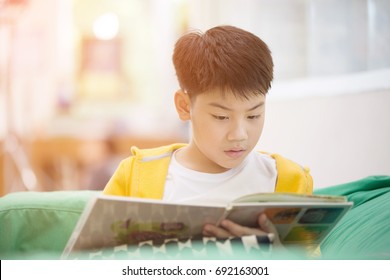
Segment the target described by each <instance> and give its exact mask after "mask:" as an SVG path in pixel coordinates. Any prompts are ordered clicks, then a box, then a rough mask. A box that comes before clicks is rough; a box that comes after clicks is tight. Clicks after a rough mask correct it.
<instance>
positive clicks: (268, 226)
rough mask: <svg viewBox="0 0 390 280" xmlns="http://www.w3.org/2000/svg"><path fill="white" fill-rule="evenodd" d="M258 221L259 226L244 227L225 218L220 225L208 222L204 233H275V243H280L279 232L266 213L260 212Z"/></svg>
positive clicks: (243, 234) (216, 235)
mask: <svg viewBox="0 0 390 280" xmlns="http://www.w3.org/2000/svg"><path fill="white" fill-rule="evenodd" d="M257 222H258V225H259V227H258V228H249V227H244V226H241V225H239V224H236V223H233V222H232V221H229V220H223V221H222V222H221V225H220V227H217V226H215V225H211V224H206V225H205V226H204V228H203V235H205V236H214V237H217V238H228V237H231V236H245V235H266V234H269V233H272V234H273V235H274V241H273V243H274V244H280V240H279V234H278V232H277V230H276V228H275V226H274V225H273V224H272V223H271V222H270V221H269V220H268V218H267V216H266V215H265V214H260V215H259V218H258V220H257Z"/></svg>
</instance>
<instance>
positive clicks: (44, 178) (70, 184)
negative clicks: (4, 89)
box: [0, 136, 184, 196]
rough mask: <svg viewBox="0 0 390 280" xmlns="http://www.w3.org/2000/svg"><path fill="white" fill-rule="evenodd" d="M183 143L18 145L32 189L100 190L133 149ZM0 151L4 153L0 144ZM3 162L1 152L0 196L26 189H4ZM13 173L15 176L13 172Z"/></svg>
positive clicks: (125, 140)
mask: <svg viewBox="0 0 390 280" xmlns="http://www.w3.org/2000/svg"><path fill="white" fill-rule="evenodd" d="M182 141H184V139H180V138H174V137H172V138H166V139H165V138H162V139H152V138H143V137H133V136H118V137H112V138H109V139H92V138H91V139H86V138H77V137H51V138H42V139H35V140H33V141H29V142H28V143H27V142H26V143H21V145H23V148H24V150H25V151H26V156H27V158H28V160H29V163H30V164H31V167H32V170H33V171H34V175H35V177H36V179H37V187H36V189H34V190H36V191H59V190H101V189H102V188H103V187H104V186H105V184H106V183H107V181H108V179H109V177H111V175H112V173H113V171H114V169H115V168H116V167H117V165H118V164H119V161H120V160H121V159H123V158H125V157H127V156H129V155H130V148H131V147H132V146H137V147H139V148H151V147H156V146H161V145H167V144H170V143H173V142H182ZM0 151H3V143H2V142H1V141H0ZM5 160H6V157H4V153H0V196H3V195H5V194H7V193H10V192H15V191H22V190H26V189H25V188H24V187H23V186H20V188H17V189H13V188H11V189H10V186H4V182H5V178H4V177H5V176H4V172H5V169H4V167H5V164H4V163H5ZM8 165H9V164H8ZM15 174H18V170H16V169H15ZM16 179H17V178H14V180H16ZM15 184H17V183H15Z"/></svg>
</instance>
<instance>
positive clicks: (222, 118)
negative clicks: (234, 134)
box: [212, 115, 229, 121]
mask: <svg viewBox="0 0 390 280" xmlns="http://www.w3.org/2000/svg"><path fill="white" fill-rule="evenodd" d="M212 116H213V117H214V118H215V119H216V120H219V121H224V120H228V119H229V117H227V116H218V115H212Z"/></svg>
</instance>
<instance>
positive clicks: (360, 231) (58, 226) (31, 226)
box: [0, 176, 390, 259]
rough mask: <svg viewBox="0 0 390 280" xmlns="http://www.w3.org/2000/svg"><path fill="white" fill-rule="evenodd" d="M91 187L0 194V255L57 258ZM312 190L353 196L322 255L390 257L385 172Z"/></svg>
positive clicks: (389, 192)
mask: <svg viewBox="0 0 390 280" xmlns="http://www.w3.org/2000/svg"><path fill="white" fill-rule="evenodd" d="M97 193H98V191H55V192H18V193H11V194H8V195H6V196H4V197H2V198H0V259H58V258H60V257H61V253H62V250H63V249H64V247H65V245H66V243H67V241H68V239H69V237H70V235H71V233H72V231H73V229H74V227H75V225H76V223H77V221H78V219H79V217H80V214H81V213H82V211H83V209H84V206H85V204H86V202H87V201H88V200H89V199H90V198H91V197H92V196H94V195H96V194H97ZM315 193H316V194H334V195H345V196H347V197H348V199H349V200H351V201H353V202H354V207H353V209H352V210H351V211H350V212H348V213H347V215H346V216H345V217H344V218H343V219H342V220H341V222H340V223H339V224H338V225H337V226H336V227H335V228H334V229H333V230H332V232H331V233H330V234H329V235H328V236H327V238H326V239H325V240H324V242H323V243H322V244H321V258H322V259H390V176H371V177H367V178H364V179H361V180H358V181H354V182H349V183H346V184H340V185H337V186H331V187H327V188H324V189H319V190H316V191H315ZM282 258H283V257H282Z"/></svg>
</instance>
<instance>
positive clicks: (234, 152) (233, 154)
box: [225, 149, 245, 159]
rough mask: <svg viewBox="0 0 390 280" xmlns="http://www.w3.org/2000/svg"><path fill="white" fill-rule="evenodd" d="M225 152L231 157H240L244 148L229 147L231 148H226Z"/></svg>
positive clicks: (243, 152)
mask: <svg viewBox="0 0 390 280" xmlns="http://www.w3.org/2000/svg"><path fill="white" fill-rule="evenodd" d="M225 154H226V155H227V156H228V157H230V158H233V159H236V158H240V157H242V156H243V155H244V154H245V149H231V150H226V151H225Z"/></svg>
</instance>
